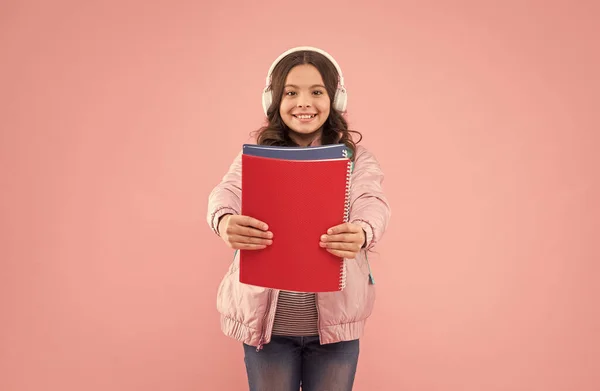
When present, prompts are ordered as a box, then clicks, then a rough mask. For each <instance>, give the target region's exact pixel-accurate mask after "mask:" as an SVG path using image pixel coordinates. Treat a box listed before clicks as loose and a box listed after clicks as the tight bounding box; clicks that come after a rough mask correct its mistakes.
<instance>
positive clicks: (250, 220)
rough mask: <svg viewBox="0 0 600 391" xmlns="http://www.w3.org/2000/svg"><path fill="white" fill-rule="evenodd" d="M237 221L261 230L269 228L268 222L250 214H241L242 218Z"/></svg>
mask: <svg viewBox="0 0 600 391" xmlns="http://www.w3.org/2000/svg"><path fill="white" fill-rule="evenodd" d="M237 223H238V224H239V225H244V226H246V227H254V228H257V229H259V230H261V231H266V230H268V229H269V226H268V225H267V223H265V222H263V221H260V220H258V219H255V218H254V217H250V216H240V219H239V221H238V222H237Z"/></svg>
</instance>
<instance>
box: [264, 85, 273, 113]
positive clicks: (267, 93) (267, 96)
mask: <svg viewBox="0 0 600 391" xmlns="http://www.w3.org/2000/svg"><path fill="white" fill-rule="evenodd" d="M272 102H273V93H272V92H271V90H269V89H268V88H265V89H264V90H263V93H262V106H263V111H264V113H265V115H267V112H268V111H269V107H271V103H272Z"/></svg>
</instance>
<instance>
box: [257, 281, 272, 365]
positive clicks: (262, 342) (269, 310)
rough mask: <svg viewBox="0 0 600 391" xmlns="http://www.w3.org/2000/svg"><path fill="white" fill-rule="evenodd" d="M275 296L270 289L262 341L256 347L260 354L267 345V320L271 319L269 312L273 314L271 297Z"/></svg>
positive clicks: (261, 336)
mask: <svg viewBox="0 0 600 391" xmlns="http://www.w3.org/2000/svg"><path fill="white" fill-rule="evenodd" d="M272 296H273V289H269V299H268V301H269V304H268V305H267V310H266V311H265V315H264V316H263V324H262V329H261V334H260V340H259V341H258V346H257V347H256V352H257V353H258V352H260V351H261V350H262V348H263V347H264V345H265V334H266V331H267V330H266V329H267V319H268V317H269V312H271V297H272Z"/></svg>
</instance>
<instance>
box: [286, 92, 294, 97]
mask: <svg viewBox="0 0 600 391" xmlns="http://www.w3.org/2000/svg"><path fill="white" fill-rule="evenodd" d="M285 94H286V95H287V96H294V95H296V91H286V92H285Z"/></svg>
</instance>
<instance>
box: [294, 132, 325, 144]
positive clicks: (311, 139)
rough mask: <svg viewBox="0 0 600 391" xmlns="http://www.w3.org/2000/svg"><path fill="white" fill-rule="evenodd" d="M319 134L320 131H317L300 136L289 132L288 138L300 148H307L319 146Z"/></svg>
mask: <svg viewBox="0 0 600 391" xmlns="http://www.w3.org/2000/svg"><path fill="white" fill-rule="evenodd" d="M321 133H322V130H321V129H319V130H317V131H315V132H313V133H311V134H301V133H296V132H294V131H290V138H291V139H292V140H294V142H295V143H296V144H298V145H300V146H302V147H308V146H311V145H320V144H321Z"/></svg>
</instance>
